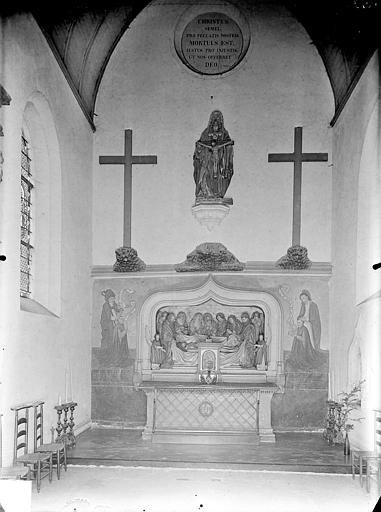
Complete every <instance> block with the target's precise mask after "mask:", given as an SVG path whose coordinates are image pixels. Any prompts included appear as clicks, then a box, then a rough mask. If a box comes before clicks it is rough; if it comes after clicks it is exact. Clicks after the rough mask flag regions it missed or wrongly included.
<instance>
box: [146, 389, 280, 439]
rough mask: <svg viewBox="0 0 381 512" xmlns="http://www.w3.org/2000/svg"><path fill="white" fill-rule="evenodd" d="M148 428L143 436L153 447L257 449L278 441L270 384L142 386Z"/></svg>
mask: <svg viewBox="0 0 381 512" xmlns="http://www.w3.org/2000/svg"><path fill="white" fill-rule="evenodd" d="M139 388H140V389H141V390H143V391H144V393H145V394H146V395H147V423H146V426H145V428H144V430H143V434H142V437H143V439H145V440H150V441H152V442H154V443H190V444H193V443H195V444H220V443H223V444H248V443H249V444H253V443H259V442H270V443H272V442H275V435H274V432H273V429H272V427H271V398H272V396H273V394H274V393H275V392H276V391H277V389H278V388H277V386H276V385H275V384H272V383H264V384H240V383H236V384H235V383H234V384H233V383H217V384H215V385H200V384H190V383H173V382H142V383H141V384H140V386H139Z"/></svg>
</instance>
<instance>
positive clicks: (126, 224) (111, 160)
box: [99, 130, 157, 247]
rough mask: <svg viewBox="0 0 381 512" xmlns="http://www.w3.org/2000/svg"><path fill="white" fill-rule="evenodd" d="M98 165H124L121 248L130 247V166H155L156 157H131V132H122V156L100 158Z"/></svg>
mask: <svg viewBox="0 0 381 512" xmlns="http://www.w3.org/2000/svg"><path fill="white" fill-rule="evenodd" d="M99 163H100V164H118V165H124V213H123V246H124V247H131V198H132V166H133V165H134V164H157V156H156V155H144V156H141V155H138V156H136V155H133V154H132V130H124V155H121V156H100V157H99Z"/></svg>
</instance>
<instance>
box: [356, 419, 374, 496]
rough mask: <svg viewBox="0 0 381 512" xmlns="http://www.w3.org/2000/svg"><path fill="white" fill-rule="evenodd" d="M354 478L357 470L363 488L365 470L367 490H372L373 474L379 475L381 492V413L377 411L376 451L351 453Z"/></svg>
mask: <svg viewBox="0 0 381 512" xmlns="http://www.w3.org/2000/svg"><path fill="white" fill-rule="evenodd" d="M351 466H352V478H355V474H356V470H357V469H358V471H359V475H360V485H361V487H362V486H363V476H364V468H365V479H366V490H367V491H368V492H369V489H370V478H371V474H372V473H373V472H374V471H375V472H376V473H377V481H378V490H379V493H380V490H381V469H380V468H381V412H380V411H375V418H374V450H373V451H367V450H352V451H351Z"/></svg>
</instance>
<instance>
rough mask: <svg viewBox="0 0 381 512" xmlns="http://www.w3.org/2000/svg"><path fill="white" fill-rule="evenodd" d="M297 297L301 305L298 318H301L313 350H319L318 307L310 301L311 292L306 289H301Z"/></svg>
mask: <svg viewBox="0 0 381 512" xmlns="http://www.w3.org/2000/svg"><path fill="white" fill-rule="evenodd" d="M299 297H300V301H301V306H300V312H299V315H298V319H301V320H303V322H304V325H305V327H306V328H307V330H308V333H309V336H310V339H311V343H312V345H313V346H314V348H315V350H319V349H320V337H321V322H320V314H319V308H318V306H317V304H316V303H315V302H313V301H312V299H311V294H310V292H309V291H308V290H302V291H301V292H300V295H299Z"/></svg>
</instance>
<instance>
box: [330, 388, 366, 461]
mask: <svg viewBox="0 0 381 512" xmlns="http://www.w3.org/2000/svg"><path fill="white" fill-rule="evenodd" d="M364 382H365V380H361V381H360V382H359V383H358V384H356V385H354V386H353V388H352V389H351V390H350V391H349V393H347V392H345V391H342V392H341V393H339V394H338V397H341V398H340V400H338V402H337V403H338V405H339V410H340V412H339V414H338V425H337V427H338V429H337V430H338V434H339V436H340V437H341V440H340V437H339V439H338V441H337V442H343V443H344V455H349V453H350V445H349V438H348V432H350V431H351V430H353V428H354V424H353V422H355V421H361V420H363V419H364V418H353V417H352V416H351V412H352V411H354V410H355V409H359V407H360V406H361V400H360V392H361V386H362V384H363V383H364Z"/></svg>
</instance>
